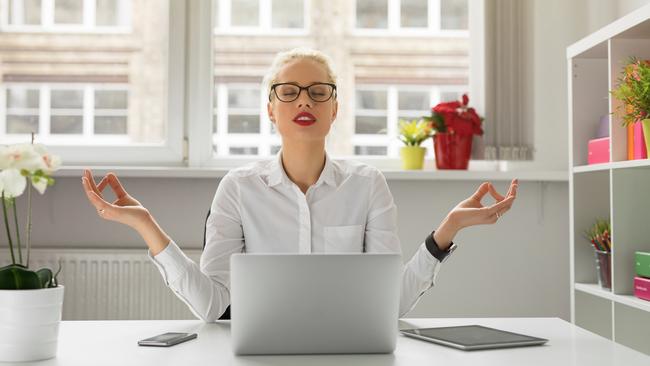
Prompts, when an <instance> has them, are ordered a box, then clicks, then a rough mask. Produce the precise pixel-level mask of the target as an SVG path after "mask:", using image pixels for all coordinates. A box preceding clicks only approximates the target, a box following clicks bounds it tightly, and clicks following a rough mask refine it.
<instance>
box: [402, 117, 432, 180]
mask: <svg viewBox="0 0 650 366" xmlns="http://www.w3.org/2000/svg"><path fill="white" fill-rule="evenodd" d="M432 132H433V131H432V130H431V125H430V124H429V123H427V122H426V121H424V120H422V119H413V120H411V121H405V120H400V121H399V139H400V140H401V141H402V142H403V143H404V145H406V146H403V147H402V149H401V150H400V157H401V158H402V168H403V169H407V170H417V169H422V166H423V165H424V155H425V153H426V151H427V149H426V148H425V147H422V146H420V144H421V143H422V142H423V141H424V140H426V139H428V138H429V137H431V136H432Z"/></svg>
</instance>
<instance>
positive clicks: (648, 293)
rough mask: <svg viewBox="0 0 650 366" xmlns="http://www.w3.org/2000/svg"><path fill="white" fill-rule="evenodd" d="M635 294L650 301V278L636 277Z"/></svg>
mask: <svg viewBox="0 0 650 366" xmlns="http://www.w3.org/2000/svg"><path fill="white" fill-rule="evenodd" d="M634 296H636V297H638V298H639V299H641V300H647V301H650V278H644V277H634Z"/></svg>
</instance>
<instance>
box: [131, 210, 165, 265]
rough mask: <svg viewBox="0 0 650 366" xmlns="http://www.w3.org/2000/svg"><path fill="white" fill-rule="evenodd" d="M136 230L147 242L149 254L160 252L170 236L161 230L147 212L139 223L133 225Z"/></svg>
mask: <svg viewBox="0 0 650 366" xmlns="http://www.w3.org/2000/svg"><path fill="white" fill-rule="evenodd" d="M135 229H136V231H137V232H138V234H140V236H141V237H142V239H143V240H144V241H145V243H147V246H148V247H149V251H150V252H151V255H153V256H155V255H157V254H158V253H160V252H162V251H163V250H164V249H165V248H166V247H167V245H169V242H170V240H171V238H170V237H169V236H168V235H167V234H166V233H165V232H164V231H163V229H162V228H161V227H160V225H158V223H157V222H156V220H155V219H154V217H153V216H152V215H151V214H149V213H148V214H147V216H146V217H145V219H144V220H142V222H141V223H140V225H138V226H136V227H135Z"/></svg>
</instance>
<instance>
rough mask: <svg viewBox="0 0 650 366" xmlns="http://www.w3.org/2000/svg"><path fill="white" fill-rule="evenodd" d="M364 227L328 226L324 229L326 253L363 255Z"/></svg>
mask: <svg viewBox="0 0 650 366" xmlns="http://www.w3.org/2000/svg"><path fill="white" fill-rule="evenodd" d="M363 230H364V228H363V225H348V226H326V227H325V228H324V233H323V236H324V239H325V252H326V253H361V252H362V251H363V237H364V236H363Z"/></svg>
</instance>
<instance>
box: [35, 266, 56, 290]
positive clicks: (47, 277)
mask: <svg viewBox="0 0 650 366" xmlns="http://www.w3.org/2000/svg"><path fill="white" fill-rule="evenodd" d="M36 274H37V275H38V278H39V279H40V281H41V287H42V288H48V287H52V286H51V285H52V279H53V278H54V276H52V270H51V269H49V268H41V269H39V270H38V271H36Z"/></svg>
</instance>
